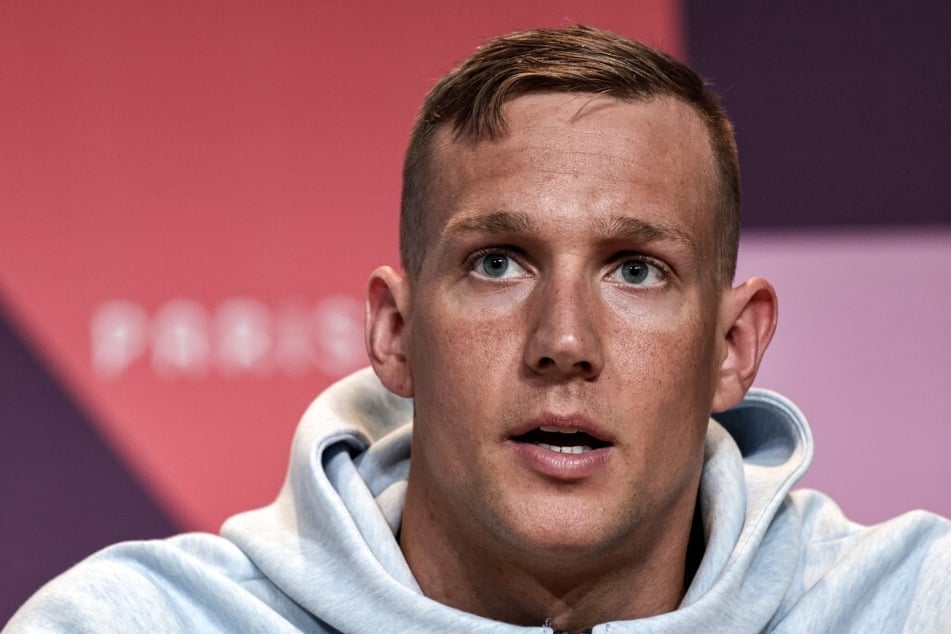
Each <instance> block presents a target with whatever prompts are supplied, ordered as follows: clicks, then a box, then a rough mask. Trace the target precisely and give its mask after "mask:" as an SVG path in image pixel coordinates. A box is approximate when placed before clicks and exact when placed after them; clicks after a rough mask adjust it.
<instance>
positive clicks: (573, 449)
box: [538, 442, 591, 453]
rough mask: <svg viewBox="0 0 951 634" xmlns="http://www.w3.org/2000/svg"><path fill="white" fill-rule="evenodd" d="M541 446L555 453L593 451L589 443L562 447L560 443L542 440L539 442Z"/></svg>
mask: <svg viewBox="0 0 951 634" xmlns="http://www.w3.org/2000/svg"><path fill="white" fill-rule="evenodd" d="M538 446H539V447H543V448H545V449H547V450H549V451H554V452H555V453H584V452H586V451H591V447H588V446H587V445H573V446H571V447H562V446H560V445H549V444H548V443H544V442H540V443H538Z"/></svg>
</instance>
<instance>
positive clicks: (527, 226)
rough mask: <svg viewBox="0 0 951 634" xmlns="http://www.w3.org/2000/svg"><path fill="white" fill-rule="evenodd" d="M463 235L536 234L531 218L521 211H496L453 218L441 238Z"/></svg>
mask: <svg viewBox="0 0 951 634" xmlns="http://www.w3.org/2000/svg"><path fill="white" fill-rule="evenodd" d="M463 233H487V234H502V233H525V234H532V233H538V232H537V230H536V228H535V223H534V222H533V221H532V219H531V217H530V216H529V215H528V214H526V213H525V212H521V211H496V212H493V213H490V214H477V215H476V214H473V215H469V216H461V217H456V218H453V219H452V220H450V221H449V223H448V224H447V225H446V227H445V229H443V231H442V236H443V238H447V237H453V236H456V235H459V234H463Z"/></svg>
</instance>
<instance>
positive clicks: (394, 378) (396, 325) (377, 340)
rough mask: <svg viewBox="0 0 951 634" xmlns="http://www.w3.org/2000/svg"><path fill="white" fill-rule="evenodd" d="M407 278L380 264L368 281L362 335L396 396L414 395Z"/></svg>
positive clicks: (376, 368) (375, 366)
mask: <svg viewBox="0 0 951 634" xmlns="http://www.w3.org/2000/svg"><path fill="white" fill-rule="evenodd" d="M408 306H409V282H408V281H407V280H406V278H404V277H403V276H402V275H401V274H399V273H397V272H396V271H394V270H393V269H392V268H390V267H388V266H381V267H380V268H378V269H377V270H375V271H374V272H373V273H372V274H371V275H370V281H369V282H368V283H367V305H366V321H365V338H366V347H367V355H368V356H369V357H370V364H371V365H372V366H373V370H374V371H375V372H376V375H377V376H378V377H379V378H380V381H381V382H382V383H383V385H384V386H385V387H386V388H387V389H388V390H390V391H391V392H393V393H394V394H398V395H399V396H404V397H411V396H413V381H412V374H411V372H410V367H409V359H408V356H407V351H408V344H407V341H406V339H407V332H406V330H405V325H406V320H405V317H406V315H407V312H406V311H407V309H408Z"/></svg>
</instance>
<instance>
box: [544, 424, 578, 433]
mask: <svg viewBox="0 0 951 634" xmlns="http://www.w3.org/2000/svg"><path fill="white" fill-rule="evenodd" d="M539 429H540V430H542V431H550V432H555V433H556V434H577V433H578V430H577V429H574V428H573V427H548V426H546V425H542V426H541V427H539Z"/></svg>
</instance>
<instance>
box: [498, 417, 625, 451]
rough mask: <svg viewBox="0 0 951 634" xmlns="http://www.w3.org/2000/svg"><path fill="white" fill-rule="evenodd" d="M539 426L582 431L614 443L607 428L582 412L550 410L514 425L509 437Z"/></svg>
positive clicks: (605, 441)
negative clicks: (558, 412) (553, 411)
mask: <svg viewBox="0 0 951 634" xmlns="http://www.w3.org/2000/svg"><path fill="white" fill-rule="evenodd" d="M540 427H548V428H554V429H557V430H566V431H567V430H572V431H577V432H583V433H585V434H588V435H589V436H591V437H593V438H595V439H597V440H599V441H601V442H604V443H607V444H609V445H613V444H614V436H613V435H612V434H610V433H608V431H607V430H605V429H603V428H601V427H600V426H599V425H597V424H596V423H595V422H594V421H592V420H591V419H590V418H588V417H587V416H585V415H583V414H576V413H573V414H556V413H551V412H546V413H544V414H541V415H539V416H536V417H534V418H532V419H530V420H526V421H523V422H522V423H520V424H518V425H517V426H516V427H514V428H513V429H512V430H511V432H510V433H509V438H516V437H518V436H523V435H525V434H527V433H529V432H530V431H533V430H535V429H538V428H540Z"/></svg>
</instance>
